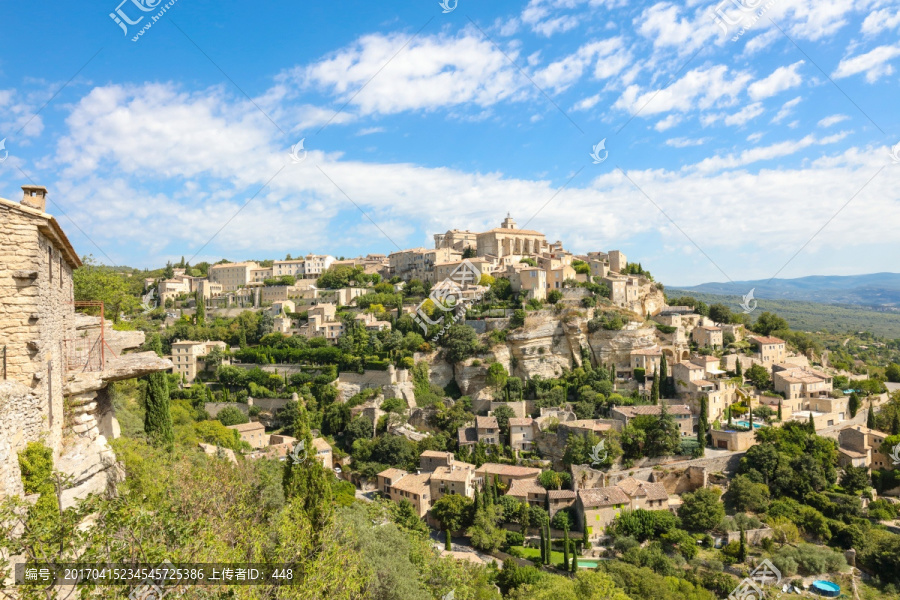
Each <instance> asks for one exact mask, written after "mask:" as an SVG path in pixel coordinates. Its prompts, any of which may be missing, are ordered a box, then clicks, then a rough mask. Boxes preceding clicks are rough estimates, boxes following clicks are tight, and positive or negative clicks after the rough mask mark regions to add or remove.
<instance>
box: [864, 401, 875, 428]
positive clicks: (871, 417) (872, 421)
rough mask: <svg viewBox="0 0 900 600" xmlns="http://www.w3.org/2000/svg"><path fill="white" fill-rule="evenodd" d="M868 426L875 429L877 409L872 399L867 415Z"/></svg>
mask: <svg viewBox="0 0 900 600" xmlns="http://www.w3.org/2000/svg"><path fill="white" fill-rule="evenodd" d="M866 427H868V428H869V429H875V409H874V408H872V401H871V400H870V401H869V413H868V414H867V415H866Z"/></svg>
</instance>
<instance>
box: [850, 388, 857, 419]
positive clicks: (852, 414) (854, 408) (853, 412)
mask: <svg viewBox="0 0 900 600" xmlns="http://www.w3.org/2000/svg"><path fill="white" fill-rule="evenodd" d="M848 408H849V409H850V418H851V419H852V418H853V417H855V416H856V413H857V412H859V394H857V393H856V392H852V393H851V394H850V402H849V406H848Z"/></svg>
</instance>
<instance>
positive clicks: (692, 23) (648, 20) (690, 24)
mask: <svg viewBox="0 0 900 600" xmlns="http://www.w3.org/2000/svg"><path fill="white" fill-rule="evenodd" d="M708 9H709V7H707V6H704V5H700V6H699V7H698V8H697V10H696V11H695V12H694V15H693V17H691V16H689V15H683V14H682V12H681V11H682V7H681V6H678V5H675V4H671V3H669V2H658V3H656V4H654V5H653V6H651V7H649V8H646V9H644V11H643V12H642V13H641V16H640V17H638V18H636V19H635V20H634V24H635V26H636V27H637V29H638V31H639V32H640V33H641V35H643V36H644V37H645V38H646V39H648V40H652V41H653V46H654V47H655V48H677V49H678V50H679V51H680V52H681V53H684V54H686V53H690V52H693V51H694V50H696V49H697V48H699V47H700V46H702V45H703V44H704V43H705V42H706V41H707V40H709V39H712V38H715V37H716V36H717V35H718V27H717V26H716V24H715V22H714V21H713V19H712V18H711V17H710V15H709V10H708Z"/></svg>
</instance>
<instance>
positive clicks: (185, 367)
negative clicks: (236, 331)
mask: <svg viewBox="0 0 900 600" xmlns="http://www.w3.org/2000/svg"><path fill="white" fill-rule="evenodd" d="M214 348H218V349H219V350H221V351H223V352H224V351H225V350H227V349H228V345H227V344H226V343H225V342H219V341H214V342H209V341H207V342H196V341H190V340H185V341H175V342H172V356H171V359H172V365H173V367H172V372H173V373H175V374H176V375H180V376H181V377H182V379H183V380H184V381H187V382H188V383H194V381H195V380H196V379H197V374H198V373H199V372H200V371H202V370H203V368H205V364H203V357H204V356H206V355H208V354H209V353H210V351H212V350H213V349H214Z"/></svg>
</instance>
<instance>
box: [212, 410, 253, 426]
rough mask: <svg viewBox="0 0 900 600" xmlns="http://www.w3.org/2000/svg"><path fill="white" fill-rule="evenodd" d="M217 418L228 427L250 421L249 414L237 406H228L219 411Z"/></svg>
mask: <svg viewBox="0 0 900 600" xmlns="http://www.w3.org/2000/svg"><path fill="white" fill-rule="evenodd" d="M216 419H217V420H218V421H219V422H220V423H221V424H222V425H225V426H226V427H228V426H230V425H240V424H242V423H249V422H250V419H248V418H247V415H245V414H244V412H243V411H241V410H240V409H239V408H237V407H236V406H226V407H225V408H223V409H222V410H220V411H219V414H217V415H216Z"/></svg>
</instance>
